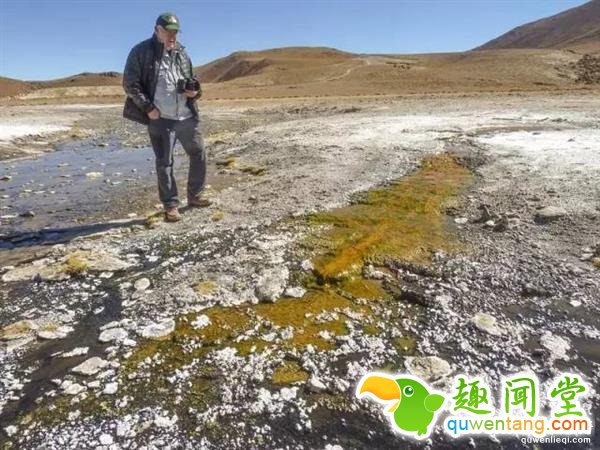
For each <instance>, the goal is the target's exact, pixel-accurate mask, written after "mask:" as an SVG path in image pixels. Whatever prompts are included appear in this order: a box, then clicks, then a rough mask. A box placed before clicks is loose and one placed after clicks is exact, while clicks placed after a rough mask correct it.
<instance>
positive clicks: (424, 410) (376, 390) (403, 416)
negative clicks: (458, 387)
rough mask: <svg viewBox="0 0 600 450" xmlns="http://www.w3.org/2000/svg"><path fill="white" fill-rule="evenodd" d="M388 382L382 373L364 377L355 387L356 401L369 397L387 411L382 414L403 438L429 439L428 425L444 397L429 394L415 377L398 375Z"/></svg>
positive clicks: (421, 382) (388, 376)
mask: <svg viewBox="0 0 600 450" xmlns="http://www.w3.org/2000/svg"><path fill="white" fill-rule="evenodd" d="M398 377H400V378H396V377H394V378H392V377H391V376H390V375H388V374H384V373H374V372H371V373H367V374H366V375H365V376H363V377H362V378H361V380H360V382H359V383H358V386H357V387H356V397H357V398H361V397H363V396H365V395H367V394H370V395H371V396H372V397H373V398H374V399H375V400H376V401H377V402H378V403H383V404H384V405H386V406H388V405H390V406H391V407H390V408H388V409H387V410H386V411H385V414H386V415H387V416H388V417H389V418H390V422H392V425H395V426H396V427H397V430H398V431H400V432H401V433H403V434H407V435H409V436H413V437H416V438H417V439H424V438H426V437H428V436H429V434H430V432H431V430H429V429H428V428H429V425H430V424H431V422H432V421H433V418H434V416H435V415H436V414H437V412H439V410H440V408H441V407H442V405H443V404H444V400H445V399H444V397H443V396H442V395H440V394H438V393H433V392H432V391H431V390H430V389H428V388H427V387H426V384H425V383H424V382H423V381H422V380H420V379H418V378H415V377H411V376H408V375H398Z"/></svg>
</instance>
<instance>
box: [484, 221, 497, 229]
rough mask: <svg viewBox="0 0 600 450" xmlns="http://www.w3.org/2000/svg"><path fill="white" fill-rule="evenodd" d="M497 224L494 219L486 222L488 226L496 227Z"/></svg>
mask: <svg viewBox="0 0 600 450" xmlns="http://www.w3.org/2000/svg"><path fill="white" fill-rule="evenodd" d="M495 225H496V222H494V221H493V220H488V221H486V222H485V226H486V227H488V228H494V226H495Z"/></svg>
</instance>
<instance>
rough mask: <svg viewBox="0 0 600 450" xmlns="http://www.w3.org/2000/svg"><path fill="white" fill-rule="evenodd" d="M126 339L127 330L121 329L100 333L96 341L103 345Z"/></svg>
mask: <svg viewBox="0 0 600 450" xmlns="http://www.w3.org/2000/svg"><path fill="white" fill-rule="evenodd" d="M127 337H128V334H127V330H124V329H123V328H109V329H108V330H104V331H103V332H102V333H100V336H99V337H98V340H99V341H100V342H103V343H107V342H115V341H117V342H122V341H123V340H125V339H126V338H127Z"/></svg>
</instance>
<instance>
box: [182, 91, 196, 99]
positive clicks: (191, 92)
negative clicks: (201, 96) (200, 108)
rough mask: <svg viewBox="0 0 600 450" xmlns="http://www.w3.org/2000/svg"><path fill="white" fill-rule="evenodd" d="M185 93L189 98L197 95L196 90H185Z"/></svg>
mask: <svg viewBox="0 0 600 450" xmlns="http://www.w3.org/2000/svg"><path fill="white" fill-rule="evenodd" d="M185 95H186V96H187V97H189V98H194V97H195V96H196V95H198V91H185Z"/></svg>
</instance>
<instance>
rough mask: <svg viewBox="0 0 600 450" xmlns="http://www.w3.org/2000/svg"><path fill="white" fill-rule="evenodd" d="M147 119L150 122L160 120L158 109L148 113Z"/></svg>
mask: <svg viewBox="0 0 600 450" xmlns="http://www.w3.org/2000/svg"><path fill="white" fill-rule="evenodd" d="M148 117H149V118H150V119H152V120H156V119H159V118H160V111H159V110H158V108H154V109H153V110H152V111H150V112H149V113H148Z"/></svg>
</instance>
